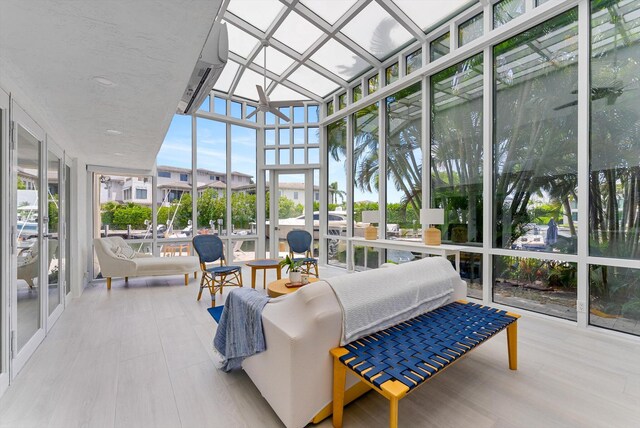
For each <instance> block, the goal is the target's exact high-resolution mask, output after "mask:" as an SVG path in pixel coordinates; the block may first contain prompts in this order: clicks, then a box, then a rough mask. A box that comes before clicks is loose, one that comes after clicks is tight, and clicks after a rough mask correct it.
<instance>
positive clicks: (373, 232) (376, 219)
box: [362, 211, 380, 241]
mask: <svg viewBox="0 0 640 428" xmlns="http://www.w3.org/2000/svg"><path fill="white" fill-rule="evenodd" d="M362 222H363V223H369V226H367V227H366V228H365V229H364V239H367V240H369V241H372V240H374V239H378V228H377V227H375V226H372V223H380V213H379V212H378V211H362Z"/></svg>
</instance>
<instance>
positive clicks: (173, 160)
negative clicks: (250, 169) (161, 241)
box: [147, 115, 193, 253]
mask: <svg viewBox="0 0 640 428" xmlns="http://www.w3.org/2000/svg"><path fill="white" fill-rule="evenodd" d="M191 145H192V142H191V116H182V115H175V116H174V117H173V120H172V121H171V126H170V127H169V131H168V132H167V135H166V136H165V139H164V142H163V143H162V147H161V148H160V153H158V157H157V160H156V163H157V169H158V171H163V172H164V174H163V176H158V186H157V187H158V194H157V203H158V225H157V230H158V237H160V238H176V239H180V238H183V239H185V238H187V239H188V237H187V232H188V229H187V230H186V231H183V230H185V228H188V226H189V222H190V220H191V213H192V211H193V210H192V208H191V183H192V181H191V153H192V152H191ZM167 173H169V174H168V175H169V177H167ZM183 176H185V178H186V180H182V178H183ZM147 196H148V195H147ZM164 250H165V248H162V249H161V251H162V252H163V253H164Z"/></svg>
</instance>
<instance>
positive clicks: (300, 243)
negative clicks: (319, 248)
mask: <svg viewBox="0 0 640 428" xmlns="http://www.w3.org/2000/svg"><path fill="white" fill-rule="evenodd" d="M287 243H288V244H289V257H291V258H292V259H293V260H294V261H296V262H301V263H302V273H306V274H307V275H315V277H316V278H319V276H318V259H316V258H314V257H313V254H312V252H311V244H312V243H313V237H312V236H311V234H310V233H309V232H307V231H306V230H298V229H295V230H292V231H291V232H289V233H287ZM295 254H304V257H295ZM311 268H313V270H314V272H311Z"/></svg>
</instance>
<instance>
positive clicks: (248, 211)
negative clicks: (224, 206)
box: [231, 125, 256, 235]
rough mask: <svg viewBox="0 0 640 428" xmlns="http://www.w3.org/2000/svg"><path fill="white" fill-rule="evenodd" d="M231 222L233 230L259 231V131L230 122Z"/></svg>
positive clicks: (248, 233) (246, 232)
mask: <svg viewBox="0 0 640 428" xmlns="http://www.w3.org/2000/svg"><path fill="white" fill-rule="evenodd" d="M231 171H232V172H231V221H232V227H233V233H234V234H236V235H250V234H255V233H256V130H255V129H252V128H245V127H242V126H237V125H231Z"/></svg>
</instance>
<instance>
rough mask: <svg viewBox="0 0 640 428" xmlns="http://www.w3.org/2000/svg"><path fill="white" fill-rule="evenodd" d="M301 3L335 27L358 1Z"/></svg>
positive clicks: (322, 0)
mask: <svg viewBox="0 0 640 428" xmlns="http://www.w3.org/2000/svg"><path fill="white" fill-rule="evenodd" d="M300 3H302V4H303V5H305V6H306V7H308V8H309V9H311V11H312V12H313V13H315V14H316V15H318V16H319V17H320V18H322V19H324V20H325V21H327V22H328V23H329V24H331V25H333V24H335V23H336V21H337V20H338V19H340V18H341V17H342V15H344V13H345V12H346V11H348V10H349V9H350V8H351V6H353V5H354V4H355V3H356V0H342V1H327V0H302V1H301V2H300Z"/></svg>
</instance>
